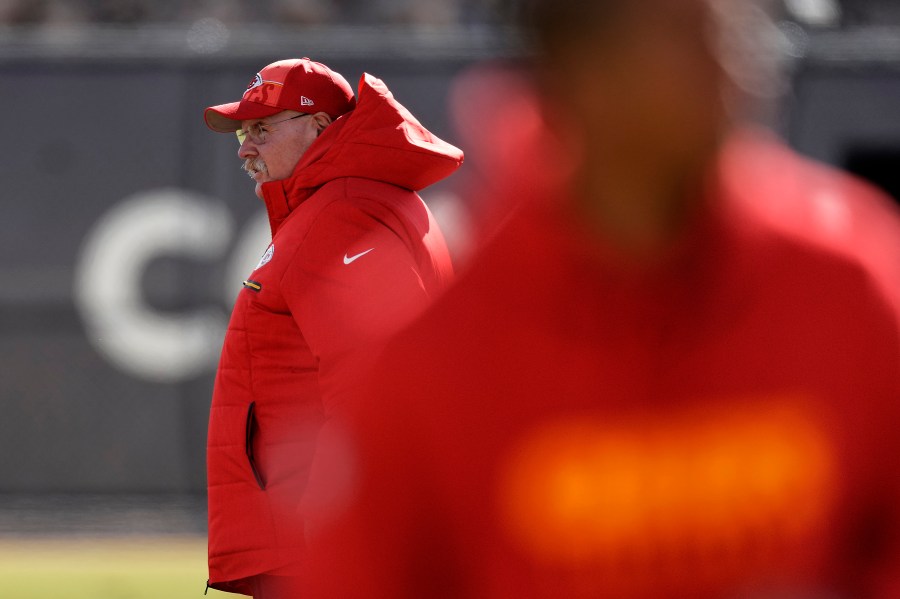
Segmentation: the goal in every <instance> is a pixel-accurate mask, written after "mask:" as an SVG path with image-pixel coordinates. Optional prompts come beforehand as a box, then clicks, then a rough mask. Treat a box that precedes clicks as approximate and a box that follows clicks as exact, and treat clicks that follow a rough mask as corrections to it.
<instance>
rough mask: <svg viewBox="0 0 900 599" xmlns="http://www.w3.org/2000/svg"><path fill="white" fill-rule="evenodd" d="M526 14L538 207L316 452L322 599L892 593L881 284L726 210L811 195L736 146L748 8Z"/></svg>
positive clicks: (836, 257) (898, 342) (741, 212)
mask: <svg viewBox="0 0 900 599" xmlns="http://www.w3.org/2000/svg"><path fill="white" fill-rule="evenodd" d="M535 4H536V5H537V7H538V9H539V12H538V18H536V19H535V20H534V24H535V27H536V38H537V40H538V41H539V43H540V47H539V51H538V53H537V55H536V56H537V64H536V77H537V81H538V89H539V94H540V96H541V100H542V101H543V104H544V110H545V112H546V114H547V115H548V116H547V119H548V121H549V122H550V124H551V127H547V128H545V129H544V130H543V131H537V132H536V135H538V136H537V137H536V138H535V139H533V140H531V141H530V142H529V143H528V147H525V148H521V149H520V151H519V152H517V153H516V156H515V162H514V163H512V164H510V165H506V168H504V169H502V172H504V173H508V174H509V175H510V176H509V178H508V179H506V180H504V181H495V184H496V185H497V186H498V187H504V186H505V189H506V192H507V194H508V196H509V197H512V198H515V199H516V200H518V201H519V202H523V201H524V200H525V199H528V200H530V201H529V202H527V203H525V204H524V205H523V206H522V207H521V208H520V209H519V211H518V213H516V214H514V215H512V216H510V217H509V218H508V219H507V222H506V223H505V224H504V225H503V226H502V227H501V228H500V229H499V231H497V232H496V233H495V234H494V236H493V238H492V239H491V240H490V241H489V242H488V243H487V244H486V246H485V247H484V249H483V250H481V251H480V253H479V254H478V255H477V256H476V257H474V258H473V260H472V261H471V263H470V265H469V266H468V268H467V271H466V272H465V273H464V274H463V275H462V276H461V277H460V279H459V280H458V281H457V283H456V285H455V286H454V288H453V289H451V290H450V291H449V292H448V293H447V294H445V295H444V296H443V297H442V298H441V299H440V300H438V302H436V304H435V305H434V306H432V308H431V309H430V310H429V311H428V312H427V313H426V315H425V316H423V317H422V318H421V319H420V320H418V321H417V322H416V323H415V324H414V325H413V326H412V327H410V328H408V329H407V330H405V331H404V332H403V333H401V334H400V336H399V337H397V338H396V339H395V341H394V342H392V343H391V344H390V347H389V348H388V350H387V351H386V353H385V355H384V356H383V358H384V359H383V360H382V361H381V362H380V366H379V368H378V369H377V370H376V373H377V374H376V376H375V377H374V380H373V381H372V383H371V385H370V386H369V388H368V390H367V392H366V394H365V395H364V396H363V401H361V402H360V403H359V404H357V405H354V409H353V410H352V412H353V413H352V415H351V416H350V418H348V420H347V423H346V425H345V428H344V432H343V433H340V432H339V431H338V430H337V429H334V430H333V431H332V434H330V435H329V436H328V437H327V438H323V439H322V451H323V455H327V456H331V457H330V461H331V464H332V466H331V469H332V470H337V469H339V468H344V470H345V473H346V474H345V476H344V477H343V478H341V479H340V483H341V484H335V485H334V486H333V487H332V489H331V491H330V492H326V491H324V490H322V489H317V490H316V491H317V492H319V493H322V494H323V498H322V499H321V500H319V502H318V503H319V504H320V505H325V506H328V507H327V508H323V509H322V510H321V511H320V514H319V516H318V518H320V519H322V520H323V521H325V524H324V525H323V526H322V528H320V530H321V532H320V533H319V534H317V535H315V536H314V537H313V539H312V542H311V547H312V548H313V549H315V556H314V561H313V562H312V563H311V564H310V566H311V567H310V572H309V576H310V581H311V585H312V586H311V588H313V589H315V591H314V592H311V593H310V596H313V597H327V598H337V597H340V598H345V597H366V598H368V599H372V598H389V597H390V598H392V599H396V598H401V597H409V598H413V597H429V598H434V597H448V598H450V597H453V598H457V599H459V598H476V597H477V598H487V597H496V598H498V599H500V598H508V597H517V598H541V599H551V598H558V597H567V598H569V597H585V598H588V597H590V598H596V597H608V598H615V599H651V598H652V599H675V598H678V599H687V598H692V599H697V598H705V599H729V598H748V599H757V598H759V599H762V598H773V597H782V598H792V599H795V598H796V599H800V598H804V599H825V598H836V599H849V598H851V597H852V598H854V599H859V598H873V597H879V598H883V599H893V598H896V597H900V460H898V459H897V456H898V455H900V436H898V434H897V430H900V327H898V320H897V314H896V311H895V310H894V309H893V308H892V305H891V302H890V301H889V297H888V291H887V290H888V289H889V285H886V283H887V280H886V279H883V278H882V277H883V276H884V273H886V272H889V270H888V269H886V268H882V267H880V266H876V262H875V261H872V260H870V259H869V258H865V256H867V255H869V254H870V252H869V251H868V250H866V251H862V248H861V247H860V246H858V245H857V244H858V243H859V241H860V239H861V238H863V237H864V236H865V233H866V231H869V232H873V231H874V229H873V227H874V225H875V224H874V223H873V222H871V220H870V219H868V218H860V219H858V220H857V221H856V223H855V224H854V225H853V227H854V228H857V230H856V232H854V233H853V234H851V235H843V234H841V235H835V236H831V237H829V238H828V239H826V236H825V232H826V231H825V230H824V229H823V228H821V227H820V226H819V225H818V224H815V223H809V224H808V226H809V230H808V231H806V232H802V231H801V229H802V228H803V227H804V223H803V222H802V220H801V219H797V218H792V219H791V220H790V222H789V223H786V224H785V225H784V226H779V227H775V226H773V225H772V223H771V222H770V220H769V218H768V216H764V215H767V214H768V213H769V212H770V210H768V209H766V208H757V209H754V208H753V207H752V206H751V205H750V204H751V203H752V202H750V201H748V200H746V199H744V198H740V197H736V196H737V195H738V194H748V195H750V196H753V197H754V199H755V201H756V202H761V203H766V204H772V205H777V204H779V203H780V202H782V201H785V202H791V203H792V207H790V208H789V210H791V211H797V212H803V211H804V210H805V209H806V208H805V206H807V204H806V202H807V200H806V199H805V198H806V195H807V193H808V192H810V191H811V190H812V189H813V187H812V186H813V185H815V186H819V184H820V183H821V182H816V181H811V180H810V178H809V175H808V174H806V169H805V167H803V166H801V165H799V164H797V163H796V162H789V163H786V164H785V167H786V170H787V171H788V172H789V173H790V176H792V177H797V179H796V180H795V185H793V186H788V185H787V183H788V182H787V181H783V184H782V185H779V186H771V185H770V184H769V183H768V182H767V181H766V180H765V177H767V176H771V175H772V174H773V171H771V169H767V172H759V171H751V172H755V173H756V176H748V175H749V172H747V171H744V170H742V169H741V168H740V165H737V166H736V165H734V164H731V163H730V161H731V160H733V159H737V160H739V161H740V162H741V163H743V162H745V161H746V157H745V158H735V155H734V154H733V153H730V154H729V155H728V156H726V157H722V156H721V151H722V143H723V140H725V139H726V138H727V137H728V135H729V133H730V131H731V128H732V126H733V125H732V122H731V115H732V114H733V105H729V104H728V103H726V99H728V98H735V97H736V91H737V90H736V87H735V86H734V78H733V76H734V75H735V74H734V73H733V72H731V69H732V68H733V64H732V63H730V62H728V61H725V60H724V59H723V58H722V54H721V52H722V46H721V44H722V43H725V42H729V41H734V40H736V39H741V38H740V36H731V35H726V34H727V33H728V31H729V29H728V27H730V24H731V23H730V22H729V20H728V19H729V18H731V17H733V16H734V15H736V14H740V11H741V9H742V7H746V6H747V5H749V4H750V3H749V2H748V1H747V0H675V1H673V0H642V1H641V2H630V1H627V0H618V1H616V0H610V1H606V2H578V1H575V0H536V2H535ZM722 9H724V10H722ZM723 19H724V20H723ZM743 33H744V34H746V33H747V32H746V31H745V32H743ZM732 50H734V48H732ZM739 56H745V55H741V54H739ZM727 58H734V56H733V55H728V56H727ZM551 131H552V134H551ZM741 147H742V148H743V150H748V149H749V145H742V146H741ZM758 152H759V149H758V148H757V149H753V150H752V155H753V156H756V157H759V156H760V154H759V153H758ZM560 157H563V158H565V160H562V161H560V160H559V159H560ZM561 163H562V164H561ZM542 164H543V165H551V164H556V165H558V168H555V169H553V170H554V172H547V169H542V168H540V166H541V165H542ZM516 167H518V168H516ZM825 189H826V191H827V188H825ZM850 199H852V198H851V197H846V198H844V200H846V204H847V205H848V206H851V207H850V208H849V210H851V211H855V210H856V209H855V208H854V207H852V206H853V205H852V204H851V203H850ZM506 205H511V204H506ZM849 216H857V214H850V215H849ZM858 216H862V214H861V213H860V214H858ZM845 222H853V219H850V220H847V221H844V222H839V223H838V224H839V225H843V224H844V223H845ZM878 238H879V239H881V242H880V243H881V248H880V250H881V254H880V255H881V258H880V259H879V260H885V261H887V260H890V261H893V264H894V266H895V267H896V265H897V261H898V260H900V247H898V244H900V234H898V232H897V231H895V232H894V235H893V236H887V235H881V234H879V237H878ZM894 272H896V271H894ZM890 285H893V288H894V289H895V290H896V286H897V282H896V281H894V282H892V283H890ZM335 478H336V479H337V478H339V477H335ZM326 497H327V498H328V500H327V501H325V498H326Z"/></svg>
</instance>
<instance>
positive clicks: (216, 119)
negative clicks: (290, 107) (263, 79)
mask: <svg viewBox="0 0 900 599" xmlns="http://www.w3.org/2000/svg"><path fill="white" fill-rule="evenodd" d="M283 110H284V108H279V107H278V106H267V105H265V104H259V103H257V102H246V101H241V102H231V103H229V104H219V105H218V106H210V107H209V108H207V109H206V110H205V111H204V112H203V120H205V121H206V126H207V127H209V128H210V129H212V130H213V131H218V132H219V133H232V132H234V131H237V130H238V129H240V128H241V121H246V120H249V119H264V118H266V117H267V116H272V115H273V114H278V113H279V112H281V111H283Z"/></svg>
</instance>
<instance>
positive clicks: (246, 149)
mask: <svg viewBox="0 0 900 599" xmlns="http://www.w3.org/2000/svg"><path fill="white" fill-rule="evenodd" d="M258 154H259V152H257V151H256V146H255V145H254V144H253V142H252V141H250V138H249V137H245V138H244V141H242V142H241V147H239V148H238V158H240V159H241V160H246V159H248V158H252V157H253V156H257V155H258Z"/></svg>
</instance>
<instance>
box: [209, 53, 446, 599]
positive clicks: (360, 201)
mask: <svg viewBox="0 0 900 599" xmlns="http://www.w3.org/2000/svg"><path fill="white" fill-rule="evenodd" d="M205 119H206V124H207V125H208V126H209V127H210V128H211V129H213V130H215V131H219V132H224V133H230V134H234V133H237V137H238V140H239V142H240V148H239V150H238V157H239V158H240V159H241V160H243V161H244V169H245V170H246V171H247V174H249V175H250V177H251V178H252V179H253V180H254V181H255V182H256V195H257V196H258V197H259V198H260V199H261V200H262V201H263V202H264V204H265V206H266V210H267V211H268V215H269V220H270V223H271V227H272V243H271V244H270V245H269V246H268V248H267V249H266V250H265V253H264V254H263V256H262V258H261V260H260V261H259V264H258V265H257V266H256V268H255V269H254V270H253V272H252V273H250V274H249V276H248V278H247V280H245V281H244V283H243V289H242V290H241V292H240V294H239V295H238V298H237V302H236V304H235V306H234V311H233V314H232V317H231V322H230V324H229V326H228V331H227V333H226V336H225V343H224V347H223V350H222V357H221V361H220V363H219V369H218V373H217V376H216V381H215V389H214V391H213V399H212V408H211V411H210V420H209V441H208V452H207V461H208V486H209V583H208V584H209V586H210V587H212V588H215V589H219V590H224V591H231V592H236V593H243V594H248V595H253V596H254V597H256V598H263V599H273V598H275V599H277V598H281V597H291V598H293V597H297V596H298V592H299V591H298V577H297V574H298V573H299V564H300V563H301V562H302V561H303V559H304V522H303V520H302V518H301V516H300V505H301V500H302V496H303V493H304V489H305V487H306V484H307V479H308V477H309V475H310V469H311V468H312V464H313V463H314V453H315V442H316V437H317V435H318V431H319V429H320V428H321V426H322V425H323V423H324V422H326V421H327V419H328V418H329V416H330V414H331V412H332V411H333V410H334V409H335V407H336V406H338V405H340V403H341V402H342V401H343V400H344V399H345V397H346V396H347V395H348V393H350V390H351V389H352V387H353V384H354V382H355V381H356V380H357V379H358V377H359V376H360V375H361V373H362V372H363V371H364V370H365V367H366V366H367V365H368V364H369V363H370V361H371V359H372V357H373V356H374V355H376V354H377V351H378V349H379V347H380V345H381V344H382V343H383V341H384V339H385V338H386V336H388V335H389V334H390V333H392V332H393V331H394V330H395V329H397V328H398V327H400V326H401V325H402V324H403V323H404V322H406V321H407V320H408V319H410V318H412V317H413V316H414V315H415V314H417V313H418V312H419V311H421V310H422V308H423V307H424V306H425V305H426V303H427V302H428V301H429V300H430V299H432V298H433V297H435V296H436V295H437V294H438V293H439V292H440V291H441V289H442V288H443V287H444V286H445V284H446V283H447V282H448V281H449V279H450V277H451V266H450V259H449V256H448V253H447V248H446V245H445V243H444V240H443V237H442V235H441V232H440V230H439V229H438V227H437V225H436V223H435V221H434V219H433V218H432V216H431V214H430V212H429V210H428V208H427V207H426V206H425V204H424V203H423V202H422V200H421V198H419V196H418V195H417V194H416V193H415V190H419V189H422V188H424V187H427V186H428V185H430V184H432V183H434V182H436V181H439V180H440V179H443V178H444V177H447V176H448V175H450V174H451V173H452V172H454V171H455V170H456V169H457V167H458V166H459V165H460V164H461V162H462V153H461V152H460V151H459V150H458V149H457V148H455V147H453V146H451V145H449V144H447V143H445V142H443V141H441V140H440V139H438V138H436V137H435V136H434V135H432V134H431V133H429V132H428V131H427V130H426V129H425V128H424V127H423V126H422V125H421V124H420V123H419V122H418V121H417V120H416V119H415V118H414V117H413V116H412V115H411V114H410V113H409V112H408V111H407V110H406V109H405V108H404V107H403V106H401V105H400V104H399V103H398V102H397V101H396V100H394V98H393V96H392V95H391V93H390V92H389V91H388V89H387V87H386V86H385V85H384V83H383V82H381V81H380V80H378V79H376V78H374V77H372V76H371V75H368V74H365V75H363V76H362V78H361V79H360V83H359V97H358V100H357V98H356V97H354V94H353V90H352V89H351V88H350V86H349V85H348V83H347V81H346V80H345V79H344V78H343V77H342V76H341V75H340V74H338V73H336V72H334V71H332V70H331V69H329V68H328V67H326V66H325V65H323V64H321V63H318V62H315V61H312V60H309V59H307V58H302V59H290V60H282V61H278V62H274V63H272V64H270V65H268V66H266V67H265V68H263V69H262V70H261V71H260V72H259V73H257V74H256V76H255V77H253V79H252V80H251V81H250V84H249V86H248V87H247V90H246V91H245V92H244V94H243V97H242V98H241V99H240V100H239V101H237V102H232V103H229V104H222V105H219V106H213V107H210V108H207V109H206V112H205Z"/></svg>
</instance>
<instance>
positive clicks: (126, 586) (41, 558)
mask: <svg viewBox="0 0 900 599" xmlns="http://www.w3.org/2000/svg"><path fill="white" fill-rule="evenodd" d="M0 581H2V582H0V585H2V590H0V596H2V597H4V598H5V599H50V598H53V599H60V598H64V599H182V598H185V599H187V598H193V599H198V598H200V597H203V591H204V589H205V587H206V539H205V538H203V537H174V538H172V537H164V538H145V537H118V538H108V539H107V538H101V539H94V538H91V539H28V538H25V539H19V538H16V539H2V540H0ZM209 596H211V597H215V596H219V597H222V598H226V597H229V596H232V597H236V596H235V595H226V594H224V593H218V592H217V591H213V590H210V591H209Z"/></svg>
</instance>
